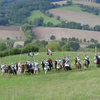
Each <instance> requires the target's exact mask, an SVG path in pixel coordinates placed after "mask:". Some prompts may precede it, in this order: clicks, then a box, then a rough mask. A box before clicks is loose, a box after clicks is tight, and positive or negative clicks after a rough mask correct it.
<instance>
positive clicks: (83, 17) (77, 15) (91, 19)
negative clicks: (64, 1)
mask: <svg viewBox="0 0 100 100" xmlns="http://www.w3.org/2000/svg"><path fill="white" fill-rule="evenodd" d="M49 12H50V13H52V14H53V15H54V17H57V16H60V18H61V20H67V21H69V22H70V21H74V22H77V23H81V24H82V25H83V24H89V26H91V27H94V26H95V25H100V17H99V16H95V15H91V14H86V13H81V12H75V11H68V10H60V9H50V10H49Z"/></svg>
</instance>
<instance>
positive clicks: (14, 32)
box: [0, 26, 24, 40]
mask: <svg viewBox="0 0 100 100" xmlns="http://www.w3.org/2000/svg"><path fill="white" fill-rule="evenodd" d="M7 37H9V38H10V39H12V40H14V39H15V40H16V37H17V39H18V40H20V39H24V36H23V34H22V32H21V31H20V27H6V26H0V40H6V39H7Z"/></svg>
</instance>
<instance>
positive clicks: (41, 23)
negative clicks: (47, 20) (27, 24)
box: [33, 17, 44, 26]
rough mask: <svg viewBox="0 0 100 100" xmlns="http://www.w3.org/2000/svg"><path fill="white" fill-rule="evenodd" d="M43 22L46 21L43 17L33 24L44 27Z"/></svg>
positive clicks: (36, 19) (35, 20)
mask: <svg viewBox="0 0 100 100" xmlns="http://www.w3.org/2000/svg"><path fill="white" fill-rule="evenodd" d="M43 20H44V18H43V17H40V18H35V19H34V22H33V24H34V25H35V26H42V25H43Z"/></svg>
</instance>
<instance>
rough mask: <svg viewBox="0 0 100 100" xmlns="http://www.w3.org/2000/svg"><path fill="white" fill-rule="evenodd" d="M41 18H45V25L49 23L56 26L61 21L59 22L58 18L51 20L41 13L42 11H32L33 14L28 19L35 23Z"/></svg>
mask: <svg viewBox="0 0 100 100" xmlns="http://www.w3.org/2000/svg"><path fill="white" fill-rule="evenodd" d="M40 17H43V18H44V23H45V24H47V23H48V22H51V23H53V24H54V25H56V24H58V23H60V21H58V20H57V19H56V18H54V17H53V18H50V17H48V16H46V15H44V14H42V13H41V12H40V10H36V11H31V14H30V16H29V17H27V18H26V19H27V20H28V21H34V19H35V18H40Z"/></svg>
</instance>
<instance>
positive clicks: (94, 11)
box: [77, 4, 100, 15]
mask: <svg viewBox="0 0 100 100" xmlns="http://www.w3.org/2000/svg"><path fill="white" fill-rule="evenodd" d="M77 5H79V7H81V8H82V11H84V12H88V13H92V14H94V15H99V13H100V9H99V8H96V7H90V6H87V5H83V4H77Z"/></svg>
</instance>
